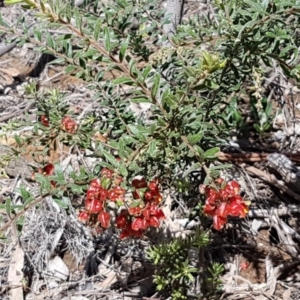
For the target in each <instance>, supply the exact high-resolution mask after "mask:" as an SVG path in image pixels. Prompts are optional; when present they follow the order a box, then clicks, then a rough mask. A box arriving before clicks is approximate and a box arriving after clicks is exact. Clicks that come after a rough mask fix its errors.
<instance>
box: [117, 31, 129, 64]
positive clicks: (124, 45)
mask: <svg viewBox="0 0 300 300" xmlns="http://www.w3.org/2000/svg"><path fill="white" fill-rule="evenodd" d="M128 42H129V37H127V38H126V40H125V41H124V42H122V44H121V47H120V52H119V61H120V62H122V61H123V59H124V57H125V54H126V50H127V48H128Z"/></svg>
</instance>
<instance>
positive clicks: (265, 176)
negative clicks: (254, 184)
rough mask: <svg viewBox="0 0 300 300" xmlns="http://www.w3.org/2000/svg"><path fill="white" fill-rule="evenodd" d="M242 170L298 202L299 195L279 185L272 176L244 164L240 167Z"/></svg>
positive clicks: (299, 199)
mask: <svg viewBox="0 0 300 300" xmlns="http://www.w3.org/2000/svg"><path fill="white" fill-rule="evenodd" d="M242 166H243V168H244V169H245V170H246V171H247V172H249V173H251V174H252V175H255V176H257V177H259V178H261V179H262V180H264V181H266V182H268V183H270V184H271V185H273V186H275V187H276V188H278V189H279V190H281V191H282V192H284V193H286V194H288V195H290V196H291V197H293V198H294V199H295V200H297V201H299V202H300V195H298V194H297V193H295V192H293V191H292V190H290V189H289V188H288V187H287V186H285V185H283V184H281V183H280V182H279V181H278V180H277V179H276V178H275V176H274V175H271V174H270V173H267V172H264V171H261V170H259V169H257V168H255V167H252V166H247V165H245V164H243V165H242Z"/></svg>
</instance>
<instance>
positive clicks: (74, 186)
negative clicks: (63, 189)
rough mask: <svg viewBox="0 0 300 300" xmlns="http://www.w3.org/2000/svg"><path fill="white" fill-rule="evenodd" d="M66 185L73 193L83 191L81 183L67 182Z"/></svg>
mask: <svg viewBox="0 0 300 300" xmlns="http://www.w3.org/2000/svg"><path fill="white" fill-rule="evenodd" d="M67 187H68V188H70V189H71V190H72V192H73V193H76V194H81V193H83V187H82V186H81V185H77V184H75V183H69V184H68V185H67Z"/></svg>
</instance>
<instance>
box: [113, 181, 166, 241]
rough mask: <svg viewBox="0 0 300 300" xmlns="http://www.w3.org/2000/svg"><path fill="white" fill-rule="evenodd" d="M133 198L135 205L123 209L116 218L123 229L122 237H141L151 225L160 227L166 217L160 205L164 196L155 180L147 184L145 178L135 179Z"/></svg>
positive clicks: (133, 182) (119, 226) (118, 225)
mask: <svg viewBox="0 0 300 300" xmlns="http://www.w3.org/2000/svg"><path fill="white" fill-rule="evenodd" d="M132 185H133V187H134V188H135V190H134V191H133V193H132V194H133V198H134V199H135V200H136V201H135V203H134V204H135V205H132V206H131V207H129V208H128V209H122V211H121V213H120V214H119V215H118V216H117V218H116V225H117V228H120V229H122V231H121V233H120V238H121V239H122V238H126V237H141V236H142V235H143V233H144V232H145V231H146V230H147V229H148V228H149V227H159V225H160V219H164V218H165V215H164V213H163V211H162V210H161V209H160V208H159V207H158V204H159V203H160V202H161V200H162V196H161V194H160V192H159V189H158V184H157V182H156V181H155V180H153V181H151V182H150V183H149V184H147V182H146V180H145V178H142V179H134V180H133V181H132Z"/></svg>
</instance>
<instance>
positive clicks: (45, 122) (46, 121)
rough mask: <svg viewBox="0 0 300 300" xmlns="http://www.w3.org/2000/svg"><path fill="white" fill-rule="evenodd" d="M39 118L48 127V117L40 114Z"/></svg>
mask: <svg viewBox="0 0 300 300" xmlns="http://www.w3.org/2000/svg"><path fill="white" fill-rule="evenodd" d="M39 120H40V122H41V123H42V124H43V125H44V126H46V127H49V119H48V117H47V116H45V115H42V116H40V118H39Z"/></svg>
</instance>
